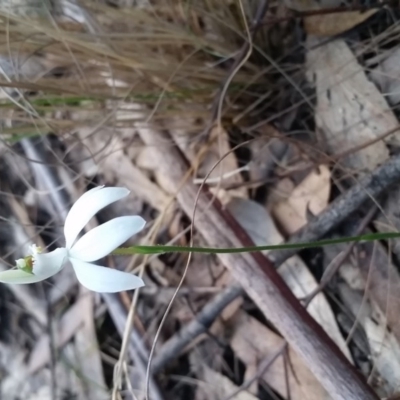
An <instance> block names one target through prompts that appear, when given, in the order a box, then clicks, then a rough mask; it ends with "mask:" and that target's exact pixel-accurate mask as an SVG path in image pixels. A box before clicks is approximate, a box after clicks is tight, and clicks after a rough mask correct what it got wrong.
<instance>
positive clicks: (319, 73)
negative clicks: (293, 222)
mask: <svg viewBox="0 0 400 400" xmlns="http://www.w3.org/2000/svg"><path fill="white" fill-rule="evenodd" d="M308 42H309V45H313V44H317V43H316V41H315V40H312V39H309V40H308ZM307 68H308V75H309V79H310V80H311V82H313V83H314V84H315V85H316V90H317V105H316V110H315V111H316V113H315V121H316V125H317V127H318V129H319V131H320V133H321V135H322V138H323V142H324V143H325V144H326V148H327V150H328V152H329V153H330V154H339V153H342V152H343V151H346V150H348V149H351V148H354V147H356V146H360V145H363V144H366V143H368V142H370V141H372V140H374V139H376V138H378V137H380V136H381V135H383V134H384V133H385V132H388V131H390V130H391V129H394V128H396V127H397V126H398V121H397V118H396V117H395V115H394V114H393V112H392V110H391V109H390V107H389V105H388V104H387V102H386V100H385V99H384V97H383V96H382V95H381V93H380V92H379V90H378V89H377V88H376V86H375V85H374V83H372V82H371V81H370V80H369V79H368V78H367V76H366V74H365V72H364V71H363V68H362V67H361V65H360V64H359V63H358V61H357V58H356V57H355V55H354V54H353V52H352V51H351V50H350V48H349V47H348V45H347V44H346V43H345V41H344V40H334V41H330V42H329V43H325V44H324V45H323V46H317V47H315V48H314V49H312V50H309V51H308V54H307ZM399 138H400V136H399V133H394V134H392V135H390V136H388V137H387V138H385V139H383V140H382V141H378V142H376V143H374V144H372V145H370V146H368V147H365V148H363V149H361V150H359V151H357V152H355V153H353V154H351V155H349V156H347V157H345V158H344V159H341V165H343V166H347V167H351V168H354V169H357V170H359V169H361V170H370V171H372V170H374V168H376V167H377V166H378V165H380V164H381V163H383V162H384V161H386V160H387V158H388V157H389V151H388V149H387V147H386V143H390V144H399V143H400V141H399Z"/></svg>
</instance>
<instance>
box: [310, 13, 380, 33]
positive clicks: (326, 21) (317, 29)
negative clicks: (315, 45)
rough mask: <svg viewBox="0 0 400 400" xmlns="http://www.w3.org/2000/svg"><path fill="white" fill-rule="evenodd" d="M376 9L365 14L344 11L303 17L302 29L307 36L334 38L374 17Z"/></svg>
mask: <svg viewBox="0 0 400 400" xmlns="http://www.w3.org/2000/svg"><path fill="white" fill-rule="evenodd" d="M377 11H378V9H371V10H367V11H365V12H361V11H345V12H340V13H332V14H321V15H312V16H308V17H304V18H303V21H304V29H305V31H306V32H307V33H308V34H309V35H315V36H334V35H338V34H340V33H343V32H346V31H348V30H349V29H352V28H354V27H355V26H356V25H358V24H361V23H362V22H364V21H366V20H367V19H368V18H370V17H371V16H372V15H374V14H375V13H376V12H377Z"/></svg>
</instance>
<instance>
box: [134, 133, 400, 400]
mask: <svg viewBox="0 0 400 400" xmlns="http://www.w3.org/2000/svg"><path fill="white" fill-rule="evenodd" d="M140 134H141V137H142V140H143V141H144V142H145V143H146V144H147V145H150V146H154V149H155V151H156V152H157V159H158V160H159V168H160V171H161V172H162V173H163V174H164V175H165V177H166V183H168V186H169V188H170V189H171V190H173V191H175V192H176V193H177V199H178V202H179V203H180V205H181V207H182V209H183V210H184V211H185V213H186V214H187V215H188V216H191V215H192V211H193V207H194V203H195V199H196V194H197V188H196V187H195V186H194V185H193V184H192V183H191V182H188V181H186V183H185V184H184V185H183V186H181V185H182V182H184V178H185V175H186V173H187V169H188V164H187V162H186V160H185V158H184V157H183V156H182V154H181V153H180V152H179V150H178V149H176V148H172V147H171V148H169V149H168V151H165V148H163V147H162V146H160V144H161V143H168V142H170V141H171V140H172V139H171V137H170V136H169V135H167V134H166V133H165V132H158V131H155V130H146V132H144V131H143V132H140ZM393 160H394V159H392V160H391V163H392V164H395V165H393V168H394V169H395V170H396V172H397V175H399V174H400V157H398V159H397V163H395V162H394V161H393ZM376 184H377V185H378V186H379V187H381V190H382V189H383V188H382V186H381V185H380V183H379V182H376ZM210 199H211V195H210V194H209V192H207V191H206V190H205V191H204V192H202V193H200V195H199V197H198V202H197V208H198V211H199V212H198V215H199V218H197V220H196V221H193V223H195V226H196V228H197V230H198V231H199V232H200V233H201V235H202V236H203V237H204V238H205V239H206V241H207V242H208V244H209V245H210V246H213V247H241V246H251V245H254V244H253V242H252V241H251V239H250V238H249V236H248V235H247V233H246V232H245V231H244V230H243V229H242V228H241V226H240V225H239V224H238V223H237V221H236V220H235V219H234V218H233V217H232V215H230V214H229V213H228V212H227V211H226V210H224V209H223V207H222V205H221V204H220V203H219V202H218V201H217V200H215V201H214V203H213V204H211V205H210ZM218 257H219V258H220V260H221V261H222V263H223V264H224V265H225V266H226V267H228V268H229V270H230V271H231V273H232V275H233V277H234V278H235V279H236V280H237V281H238V282H239V283H240V284H241V285H242V287H243V288H244V290H245V291H246V292H247V293H248V295H249V296H250V297H251V298H252V300H253V301H254V302H255V303H256V305H257V306H258V307H259V308H260V310H261V311H262V312H263V314H264V315H265V317H266V318H268V319H269V320H270V321H271V322H272V323H273V324H274V325H275V326H276V327H277V329H278V330H279V331H280V332H281V334H282V335H283V336H284V338H285V339H286V340H287V341H288V343H289V345H290V346H292V348H293V349H294V350H295V351H296V352H297V353H298V354H300V355H301V356H302V358H303V359H304V361H305V363H306V365H307V366H308V368H309V369H310V370H311V372H312V373H313V374H314V375H315V376H316V378H317V379H318V380H319V381H320V383H321V384H322V385H323V386H324V387H325V389H326V390H327V392H328V393H329V394H330V396H331V397H332V398H333V399H334V400H349V399H351V400H377V399H378V397H377V395H376V394H375V393H374V391H373V390H372V388H371V387H370V386H369V385H368V384H367V383H366V382H365V380H364V379H363V378H362V377H361V375H360V374H359V373H358V371H357V370H356V369H355V368H354V367H353V366H352V365H351V364H350V363H349V362H348V360H347V359H346V357H345V356H344V355H343V354H342V353H341V351H340V350H339V349H338V347H337V346H336V345H335V344H334V343H333V342H332V340H331V339H330V338H329V336H328V335H327V334H326V333H325V331H324V330H323V329H322V328H321V326H320V325H319V324H318V323H317V322H316V321H315V320H314V319H313V318H312V317H311V316H310V315H309V314H308V313H307V311H306V310H305V309H304V307H303V306H302V305H301V304H300V303H299V301H298V300H297V299H296V297H295V296H294V295H293V293H292V292H291V290H290V289H289V288H288V287H287V285H286V284H285V282H284V281H283V280H282V278H281V277H280V275H279V274H278V272H277V271H276V269H275V266H274V265H273V263H272V262H271V261H270V260H269V259H268V258H266V257H264V256H263V255H262V254H261V253H254V254H244V253H242V254H219V255H218Z"/></svg>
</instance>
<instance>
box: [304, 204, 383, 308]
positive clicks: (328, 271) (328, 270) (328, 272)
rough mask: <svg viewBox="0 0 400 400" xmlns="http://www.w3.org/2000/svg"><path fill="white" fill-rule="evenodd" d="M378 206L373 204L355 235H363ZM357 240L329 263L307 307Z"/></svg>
mask: <svg viewBox="0 0 400 400" xmlns="http://www.w3.org/2000/svg"><path fill="white" fill-rule="evenodd" d="M376 211H377V208H376V207H375V206H373V207H372V208H371V209H370V210H369V211H368V213H367V215H366V216H365V217H364V218H363V219H362V221H361V223H360V225H359V226H358V228H357V230H356V232H355V235H361V233H362V232H363V231H364V229H365V228H366V227H367V226H368V224H369V223H370V222H371V220H372V218H373V217H374V215H375V214H376ZM356 244H357V242H352V243H350V244H349V245H348V246H347V247H346V249H345V250H344V251H343V252H341V253H340V254H339V255H338V256H337V257H335V258H334V259H333V260H332V262H331V263H330V264H329V265H328V267H327V268H326V270H325V271H324V273H323V275H322V278H321V280H320V282H319V285H318V286H317V287H316V288H315V289H314V290H313V291H312V293H310V294H309V295H308V296H307V297H306V299H305V302H304V306H305V307H306V308H307V307H308V305H309V304H310V303H311V302H312V300H313V299H314V297H315V296H316V295H317V294H318V293H320V292H321V291H322V290H324V288H325V287H326V285H327V284H328V283H329V282H330V280H331V279H332V278H333V276H334V275H335V274H336V272H337V271H338V270H339V268H340V267H341V266H342V265H343V263H344V262H345V261H346V260H347V258H348V257H349V256H350V254H351V252H352V251H353V249H354V247H355V246H356Z"/></svg>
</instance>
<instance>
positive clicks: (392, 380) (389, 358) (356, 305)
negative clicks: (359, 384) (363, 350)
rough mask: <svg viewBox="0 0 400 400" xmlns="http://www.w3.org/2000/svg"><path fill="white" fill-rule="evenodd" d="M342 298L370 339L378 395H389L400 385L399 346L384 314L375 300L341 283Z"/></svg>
mask: <svg viewBox="0 0 400 400" xmlns="http://www.w3.org/2000/svg"><path fill="white" fill-rule="evenodd" d="M339 291H340V295H341V298H342V300H343V301H344V303H345V305H346V306H347V308H348V309H349V310H351V312H352V314H353V315H354V316H355V317H356V318H357V324H360V325H361V326H362V327H363V328H364V331H365V334H366V335H367V338H368V343H369V348H370V351H371V358H372V359H371V361H372V363H373V366H374V371H373V374H374V375H375V377H376V375H379V387H378V388H377V389H378V390H379V394H380V395H381V396H384V395H386V396H388V395H390V394H391V393H393V392H395V391H398V390H399V388H400V384H399V382H400V346H399V343H398V341H397V339H396V338H395V336H394V335H393V333H391V332H390V331H389V330H388V328H387V321H386V317H385V315H384V314H383V313H382V312H381V311H380V309H379V307H378V306H377V304H376V303H375V302H374V301H371V300H367V301H366V300H365V299H364V296H365V294H364V293H363V292H360V291H355V290H353V289H351V288H350V287H349V286H348V285H345V284H341V285H339Z"/></svg>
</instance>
